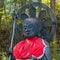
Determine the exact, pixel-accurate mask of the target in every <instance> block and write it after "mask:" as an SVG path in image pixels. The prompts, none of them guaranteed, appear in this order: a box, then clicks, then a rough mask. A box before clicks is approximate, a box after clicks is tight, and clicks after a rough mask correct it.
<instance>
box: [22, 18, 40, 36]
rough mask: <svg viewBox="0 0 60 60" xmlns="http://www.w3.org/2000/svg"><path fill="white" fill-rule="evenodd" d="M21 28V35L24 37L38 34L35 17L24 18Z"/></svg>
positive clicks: (38, 29)
mask: <svg viewBox="0 0 60 60" xmlns="http://www.w3.org/2000/svg"><path fill="white" fill-rule="evenodd" d="M22 29H23V35H24V36H25V37H34V36H38V34H39V31H40V28H39V22H38V19H35V18H27V19H25V20H24V22H23V24H22Z"/></svg>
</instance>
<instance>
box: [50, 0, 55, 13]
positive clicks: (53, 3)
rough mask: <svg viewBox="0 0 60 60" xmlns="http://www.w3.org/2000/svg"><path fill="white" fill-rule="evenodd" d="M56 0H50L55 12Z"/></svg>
mask: <svg viewBox="0 0 60 60" xmlns="http://www.w3.org/2000/svg"><path fill="white" fill-rule="evenodd" d="M55 5H56V0H50V7H51V9H52V10H53V11H54V12H55Z"/></svg>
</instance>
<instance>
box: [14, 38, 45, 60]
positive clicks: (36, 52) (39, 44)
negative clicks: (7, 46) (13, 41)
mask: <svg viewBox="0 0 60 60" xmlns="http://www.w3.org/2000/svg"><path fill="white" fill-rule="evenodd" d="M45 47H46V44H45V43H44V40H42V39H41V38H38V37H33V38H26V39H25V40H23V41H21V42H19V43H18V44H17V45H16V46H15V47H14V50H13V55H14V56H15V58H16V60H27V58H29V57H31V56H35V57H36V58H41V57H42V56H43V55H44V52H45Z"/></svg>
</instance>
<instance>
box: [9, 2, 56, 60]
mask: <svg viewBox="0 0 60 60" xmlns="http://www.w3.org/2000/svg"><path fill="white" fill-rule="evenodd" d="M36 7H39V8H43V9H41V10H40V12H39V13H38V14H37V15H36V10H37V8H36ZM26 9H28V11H29V12H25V11H27V10H26ZM26 13H28V14H26ZM47 14H48V17H47V16H46V15H47ZM18 20H20V22H21V20H22V24H19V25H18V24H17V21H18ZM13 21H14V23H13V32H12V39H11V45H10V50H9V53H10V54H9V60H52V54H51V51H50V46H49V42H50V41H51V40H52V38H53V36H54V34H55V32H56V17H55V14H54V13H53V11H52V10H51V9H50V8H49V7H48V6H46V5H45V4H43V3H39V2H33V3H31V4H27V5H25V6H23V7H22V8H20V9H19V10H17V11H15V12H14V13H13ZM18 31H19V32H21V33H22V39H21V36H20V35H19V32H18ZM14 35H15V37H16V39H17V40H19V41H20V42H18V43H17V44H16V45H15V46H14V47H13V40H14ZM20 39H21V40H20ZM12 47H13V48H12ZM12 49H13V50H12ZM12 51H13V52H12Z"/></svg>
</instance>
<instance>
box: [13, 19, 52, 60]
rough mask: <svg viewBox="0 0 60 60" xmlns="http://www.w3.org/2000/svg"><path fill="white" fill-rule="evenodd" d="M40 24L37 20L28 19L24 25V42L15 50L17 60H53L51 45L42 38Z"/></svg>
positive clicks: (18, 44) (16, 46)
mask: <svg viewBox="0 0 60 60" xmlns="http://www.w3.org/2000/svg"><path fill="white" fill-rule="evenodd" d="M40 30H41V28H40V24H39V21H38V19H36V18H26V19H25V20H24V22H23V23H22V31H23V36H24V37H25V39H24V40H22V41H20V42H19V43H17V44H16V45H15V47H14V49H13V56H14V57H15V59H16V60H52V57H51V51H50V48H49V44H48V42H47V41H46V40H43V39H42V38H41V37H40V35H39V34H40Z"/></svg>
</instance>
